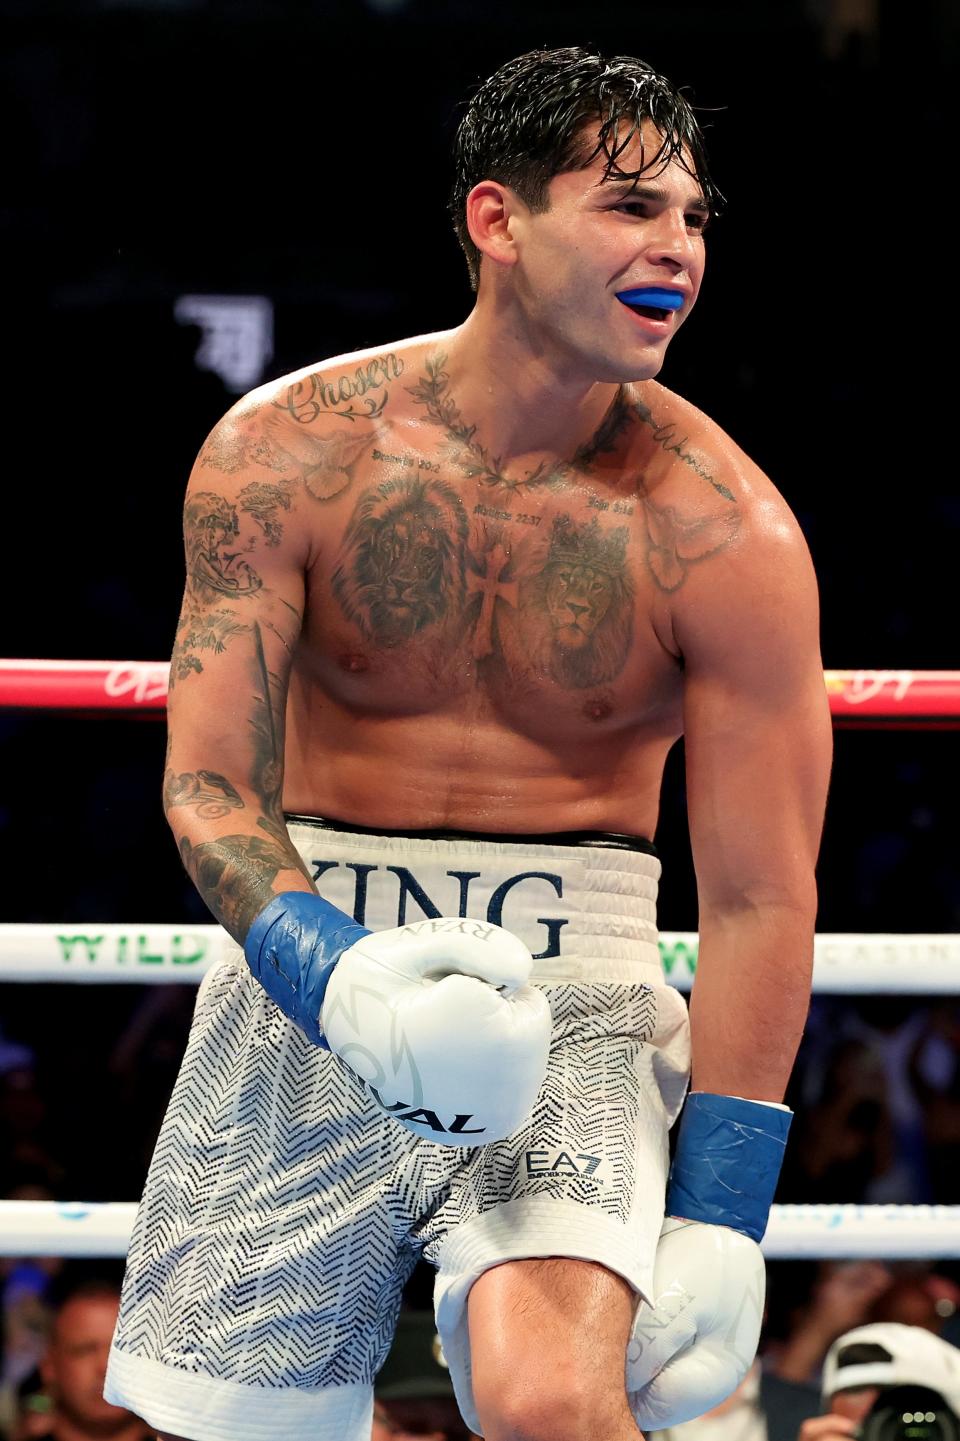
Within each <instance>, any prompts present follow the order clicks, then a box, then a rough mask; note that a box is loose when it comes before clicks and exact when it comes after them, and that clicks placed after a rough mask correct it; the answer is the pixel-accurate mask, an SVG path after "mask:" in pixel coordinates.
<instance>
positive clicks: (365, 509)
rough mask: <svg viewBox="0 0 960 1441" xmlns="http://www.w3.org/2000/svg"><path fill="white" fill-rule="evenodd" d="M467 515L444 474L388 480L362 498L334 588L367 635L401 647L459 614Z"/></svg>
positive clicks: (344, 544) (345, 542) (348, 532)
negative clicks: (402, 644) (434, 477)
mask: <svg viewBox="0 0 960 1441" xmlns="http://www.w3.org/2000/svg"><path fill="white" fill-rule="evenodd" d="M467 529H468V526H467V518H466V515H465V513H464V508H463V505H462V504H461V502H460V498H459V496H458V495H457V493H456V491H455V490H453V489H452V487H450V486H449V485H447V484H445V483H444V482H443V481H441V480H434V479H424V478H423V477H422V476H420V475H418V476H417V477H416V479H406V478H404V479H402V480H400V479H398V480H389V481H384V482H383V484H381V485H378V486H377V487H376V488H375V489H374V490H372V491H369V492H368V493H367V494H366V495H365V496H363V498H362V499H361V500H360V502H359V504H358V506H357V508H356V510H355V511H354V514H353V516H352V518H351V520H350V523H349V525H348V526H347V529H346V531H345V533H344V537H343V542H342V545H341V548H340V554H339V557H338V562H337V565H336V568H335V570H334V572H333V577H332V583H333V591H334V594H335V595H336V597H337V600H338V601H339V603H340V606H341V607H342V609H343V613H344V615H345V616H346V617H347V619H348V620H351V621H353V622H354V623H355V624H356V625H357V626H359V628H360V630H361V632H362V633H363V635H364V636H366V637H367V638H368V639H370V640H373V641H376V642H378V643H379V644H380V645H385V646H395V645H400V644H401V643H402V642H403V641H406V640H410V639H411V638H412V637H413V636H416V635H417V634H418V633H419V632H421V631H423V630H425V629H426V628H427V627H428V626H432V625H435V624H437V623H440V622H445V621H446V620H447V619H448V617H450V616H453V617H458V616H459V615H460V614H461V612H462V608H463V597H464V564H463V557H464V550H465V546H466V540H467Z"/></svg>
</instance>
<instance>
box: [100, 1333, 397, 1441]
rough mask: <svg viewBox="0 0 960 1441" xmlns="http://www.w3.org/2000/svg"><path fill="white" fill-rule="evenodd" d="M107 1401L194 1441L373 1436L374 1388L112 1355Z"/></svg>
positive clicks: (357, 1440) (334, 1440) (359, 1439)
mask: <svg viewBox="0 0 960 1441" xmlns="http://www.w3.org/2000/svg"><path fill="white" fill-rule="evenodd" d="M103 1395H104V1399H105V1400H107V1401H109V1402H111V1403H112V1405H114V1406H124V1407H126V1408H127V1409H128V1410H130V1411H133V1412H134V1414H135V1415H137V1416H141V1417H142V1418H143V1420H144V1421H146V1422H147V1424H148V1425H149V1426H153V1427H154V1428H155V1429H156V1430H158V1431H169V1432H171V1433H172V1434H173V1435H175V1436H182V1437H185V1438H186V1441H304V1438H305V1437H309V1438H310V1441H370V1433H371V1431H372V1429H373V1387H372V1386H360V1385H355V1386H314V1387H311V1388H310V1389H307V1388H305V1387H293V1386H285V1387H282V1388H281V1387H277V1386H246V1385H238V1384H237V1383H236V1382H235V1381H221V1380H218V1379H217V1378H216V1377H214V1376H207V1375H204V1374H191V1373H190V1372H189V1371H177V1370H174V1369H173V1367H171V1366H165V1365H164V1364H163V1362H162V1361H151V1360H148V1359H146V1358H145V1357H143V1356H131V1355H129V1354H128V1353H126V1352H124V1351H118V1350H117V1349H116V1348H115V1347H114V1349H113V1350H112V1351H111V1353H110V1361H109V1364H108V1366H107V1376H106V1381H105V1383H104V1388H103Z"/></svg>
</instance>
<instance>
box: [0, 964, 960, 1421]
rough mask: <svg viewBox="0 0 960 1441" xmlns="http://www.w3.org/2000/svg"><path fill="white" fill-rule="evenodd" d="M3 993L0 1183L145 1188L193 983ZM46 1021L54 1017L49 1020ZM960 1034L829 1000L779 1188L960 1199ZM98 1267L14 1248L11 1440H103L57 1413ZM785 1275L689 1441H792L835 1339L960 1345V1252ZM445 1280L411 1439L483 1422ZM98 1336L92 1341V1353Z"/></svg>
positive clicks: (2, 1284)
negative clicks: (745, 1373)
mask: <svg viewBox="0 0 960 1441" xmlns="http://www.w3.org/2000/svg"><path fill="white" fill-rule="evenodd" d="M5 995H7V996H8V998H9V1004H8V1005H7V1007H6V1009H5V1014H6V1021H5V1028H4V1030H3V1032H2V1033H0V1158H2V1163H0V1165H2V1170H0V1181H2V1188H0V1194H2V1195H3V1196H4V1197H6V1198H10V1199H18V1198H19V1199H24V1200H31V1199H34V1200H42V1199H59V1200H69V1199H75V1198H78V1197H81V1198H83V1199H87V1200H94V1199H102V1200H107V1199H112V1200H117V1199H124V1200H132V1199H134V1198H135V1197H136V1196H137V1195H138V1194H139V1190H140V1187H141V1185H142V1181H143V1176H144V1173H145V1169H146V1165H147V1162H148V1160H149V1155H150V1152H151V1149H152V1146H153V1141H154V1138H155V1135H156V1130H157V1128H158V1127H159V1123H160V1118H161V1115H162V1111H163V1108H164V1105H165V1103H166V1100H167V1097H168V1095H169V1092H170V1089H171V1087H172V1083H173V1078H174V1075H175V1073H176V1069H177V1066H178V1065H179V1060H180V1056H181V1054H182V1049H183V1045H184V1041H185V1038H186V1031H187V1026H188V1024H189V1018H190V1012H191V1007H192V1002H193V997H194V992H193V990H192V989H191V988H189V987H181V986H166V987H119V986H109V987H103V986H98V987H71V988H69V991H66V988H55V987H34V986H17V987H8V988H6V991H5ZM51 999H52V1000H53V1004H51ZM58 1000H60V1001H68V1004H66V1003H64V1004H57V1001H58ZM41 1014H43V1015H45V1017H46V1021H45V1023H44V1025H43V1026H42V1027H39V1026H38V1025H37V1020H38V1017H39V1016H40V1015H41ZM958 1042H960V1002H958V1001H956V1000H951V999H936V998H928V999H924V1000H922V1001H915V1002H913V1003H911V1004H904V1001H903V999H902V998H900V999H898V998H857V999H856V1000H854V999H853V998H843V997H836V996H820V997H817V998H815V1000H814V1003H813V1006H812V1009H811V1018H810V1024H809V1026H808V1028H807V1034H806V1038H805V1040H804V1043H803V1047H802V1049H801V1053H800V1056H799V1058H798V1063H797V1066H796V1070H795V1074H794V1078H793V1081H792V1084H791V1094H790V1095H789V1096H788V1100H791V1101H792V1102H793V1104H794V1105H795V1107H796V1110H797V1116H796V1121H795V1124H794V1131H793V1134H792V1137H791V1142H790V1145H789V1146H788V1149H787V1163H786V1166H785V1169H784V1173H783V1177H782V1180H781V1184H780V1190H779V1192H778V1199H779V1200H782V1201H790V1202H828V1203H832V1202H867V1203H881V1202H895V1203H901V1204H911V1203H922V1202H947V1203H949V1202H952V1201H954V1200H955V1187H954V1185H953V1184H952V1182H953V1177H954V1176H955V1175H956V1173H957V1160H958V1142H960V1044H958ZM71 1081H72V1082H73V1083H72V1084H71V1083H70V1082H71ZM92 1265H93V1263H90V1265H88V1266H86V1267H84V1266H83V1265H81V1264H80V1263H77V1262H67V1261H63V1260H60V1259H58V1258H56V1257H33V1258H18V1259H13V1258H8V1259H6V1260H0V1307H2V1323H3V1348H2V1362H0V1435H2V1436H4V1437H5V1438H6V1441H25V1438H27V1437H37V1436H48V1435H49V1436H51V1437H53V1438H54V1441H84V1438H85V1436H86V1435H87V1434H88V1433H87V1432H85V1431H84V1430H83V1429H80V1430H77V1429H76V1428H74V1429H72V1430H67V1431H62V1432H56V1431H51V1430H50V1429H49V1425H50V1424H51V1416H52V1415H53V1414H54V1412H55V1409H56V1407H57V1406H58V1405H74V1406H80V1407H81V1409H82V1405H81V1402H79V1401H77V1402H69V1401H61V1400H58V1396H59V1391H58V1387H62V1386H63V1385H64V1384H65V1383H63V1382H62V1380H61V1381H58V1380H57V1377H58V1375H59V1372H58V1370H57V1364H56V1362H57V1357H58V1356H59V1355H60V1354H61V1352H60V1351H58V1350H57V1346H58V1345H60V1344H61V1343H60V1342H58V1340H57V1336H58V1331H57V1327H58V1326H60V1328H61V1331H62V1330H63V1327H64V1326H66V1325H67V1323H69V1322H71V1321H76V1322H77V1323H78V1324H79V1321H80V1320H81V1319H83V1320H84V1322H85V1324H86V1320H88V1319H90V1318H91V1317H92V1318H93V1319H92V1320H90V1325H91V1327H92V1326H93V1321H94V1320H99V1322H101V1323H103V1322H104V1315H105V1310H108V1309H109V1305H108V1301H107V1300H105V1297H107V1298H109V1295H110V1294H111V1292H110V1288H111V1287H112V1288H113V1301H112V1302H111V1303H110V1304H113V1305H114V1309H115V1302H116V1288H117V1284H118V1280H119V1274H120V1273H119V1267H113V1268H109V1267H108V1268H107V1269H106V1271H105V1269H104V1266H103V1265H102V1264H100V1263H97V1264H96V1266H94V1272H95V1274H94V1277H93V1281H94V1283H95V1284H94V1285H93V1289H92V1292H91V1294H90V1295H87V1296H86V1298H85V1299H82V1300H81V1301H77V1302H76V1303H75V1304H74V1305H73V1307H72V1309H70V1310H68V1311H67V1312H64V1313H63V1315H64V1316H65V1317H66V1320H65V1321H64V1320H63V1317H62V1316H61V1309H60V1308H61V1307H62V1305H63V1298H64V1297H65V1296H69V1295H70V1294H71V1291H72V1288H74V1287H75V1286H76V1285H77V1284H78V1283H79V1284H83V1283H85V1282H86V1283H89V1281H90V1277H89V1274H88V1273H89V1270H90V1266H92ZM769 1278H770V1279H769V1289H768V1306H767V1314H766V1317H765V1324H764V1332H763V1340H762V1346H761V1357H760V1362H759V1364H758V1368H757V1370H756V1372H755V1373H753V1375H752V1380H751V1378H748V1383H747V1384H746V1385H745V1387H744V1388H741V1391H740V1392H739V1393H738V1394H737V1397H736V1398H735V1400H733V1401H731V1403H729V1406H728V1408H727V1410H726V1411H725V1412H724V1415H725V1416H726V1418H727V1419H726V1421H725V1422H724V1425H723V1427H721V1431H720V1433H719V1434H717V1435H713V1434H712V1432H711V1431H710V1429H709V1427H710V1426H713V1425H719V1422H720V1418H712V1419H710V1420H709V1425H708V1421H704V1422H702V1423H690V1424H691V1426H694V1425H698V1426H701V1433H700V1434H695V1433H694V1432H691V1434H690V1436H689V1438H687V1441H760V1438H755V1437H752V1436H751V1435H750V1434H748V1433H746V1432H745V1433H743V1434H740V1432H738V1431H737V1429H736V1427H735V1426H734V1415H735V1414H736V1415H741V1414H742V1415H744V1416H746V1415H754V1413H756V1412H757V1408H758V1407H760V1408H765V1413H764V1414H765V1415H766V1423H765V1424H766V1425H767V1428H768V1431H769V1433H770V1434H769V1436H768V1438H767V1441H796V1427H797V1426H798V1425H799V1424H800V1423H801V1422H802V1421H803V1420H804V1419H805V1418H806V1417H808V1416H815V1415H816V1414H817V1411H818V1407H819V1406H820V1404H821V1403H820V1400H819V1398H818V1393H817V1390H816V1388H817V1385H818V1381H819V1376H820V1371H821V1367H822V1364H823V1361H824V1357H825V1355H826V1353H827V1350H828V1348H829V1347H830V1345H831V1343H832V1342H833V1341H834V1340H835V1339H836V1337H837V1336H838V1335H840V1334H841V1333H843V1332H846V1331H848V1330H849V1329H851V1328H852V1327H857V1326H860V1325H863V1324H872V1323H878V1322H879V1323H889V1322H895V1323H900V1324H906V1325H910V1326H917V1327H921V1328H924V1329H925V1330H927V1331H930V1332H932V1333H935V1334H938V1335H941V1336H943V1337H944V1338H945V1339H946V1340H948V1341H951V1342H960V1311H958V1306H960V1263H958V1262H956V1261H938V1260H937V1259H936V1258H931V1259H930V1260H929V1261H923V1262H920V1261H910V1262H905V1261H897V1262H886V1261H883V1260H881V1259H876V1260H872V1261H856V1262H836V1261H822V1262H817V1263H815V1262H800V1261H797V1262H787V1261H782V1262H772V1263H771V1264H770V1266H769ZM431 1282H432V1273H431V1272H430V1270H429V1268H428V1267H426V1266H425V1265H424V1266H420V1267H418V1268H417V1270H416V1271H415V1273H414V1275H413V1277H412V1279H411V1281H410V1283H409V1285H408V1287H407V1292H406V1295H405V1313H404V1317H403V1320H402V1324H401V1328H400V1331H399V1333H398V1341H397V1343H396V1346H395V1350H394V1353H392V1355H391V1359H390V1362H389V1363H388V1366H387V1368H386V1369H385V1371H384V1372H383V1373H382V1376H381V1390H380V1391H379V1392H378V1401H377V1406H378V1410H377V1416H378V1418H379V1419H378V1421H377V1425H378V1426H379V1427H380V1430H379V1431H377V1430H376V1429H375V1432H374V1438H375V1441H385V1438H387V1437H394V1438H398V1437H399V1438H403V1437H405V1436H407V1435H411V1436H421V1437H424V1436H427V1437H433V1438H434V1441H443V1438H447V1437H449V1438H462V1437H466V1436H467V1435H468V1434H469V1433H468V1432H466V1431H465V1430H464V1429H463V1426H462V1423H461V1422H459V1420H458V1419H457V1413H456V1408H455V1404H454V1402H453V1399H452V1390H451V1388H450V1384H449V1380H448V1378H447V1376H446V1373H445V1370H444V1368H443V1365H442V1356H441V1354H440V1352H439V1345H438V1343H437V1341H436V1337H435V1334H434V1330H433V1323H432V1319H431V1315H430V1304H431ZM98 1286H99V1287H100V1289H99V1290H98V1289H97V1287H98ZM94 1313H95V1315H94ZM58 1317H59V1318H60V1319H59V1320H58ZM104 1326H105V1323H104ZM101 1329H104V1327H103V1326H102V1327H101ZM109 1329H110V1328H109V1327H106V1331H107V1332H108V1331H109ZM61 1339H62V1338H61ZM93 1348H94V1342H93V1341H92V1340H91V1341H90V1343H89V1347H88V1352H89V1354H93ZM61 1350H62V1347H61ZM51 1358H52V1359H51ZM91 1404H92V1403H91ZM777 1417H780V1418H781V1419H782V1428H781V1430H780V1431H778V1430H777V1426H778V1425H779V1424H780V1423H778V1422H777V1421H776V1418H777ZM108 1419H110V1418H109V1417H108ZM122 1419H123V1417H122V1413H119V1414H118V1416H117V1417H115V1418H113V1419H112V1420H111V1424H110V1426H108V1427H107V1429H106V1430H102V1429H101V1430H99V1431H98V1430H96V1429H95V1430H93V1431H91V1432H90V1433H89V1434H90V1435H91V1436H94V1435H98V1436H107V1435H109V1436H115V1437H116V1438H117V1441H139V1438H140V1435H141V1432H140V1431H139V1430H137V1429H136V1426H133V1429H125V1428H129V1427H130V1426H131V1425H132V1422H131V1420H130V1418H125V1419H123V1424H121V1420H122ZM101 1421H102V1418H101ZM114 1422H115V1423H116V1426H115V1429H113V1423H114ZM45 1427H46V1428H47V1429H44V1428H45ZM703 1427H706V1428H707V1429H706V1430H703V1429H702V1428H703ZM730 1428H733V1429H732V1430H731V1429H730ZM783 1428H785V1430H784V1429H783ZM791 1428H793V1430H792V1433H791V1434H790V1435H787V1434H786V1432H788V1431H790V1429H791ZM681 1429H683V1428H681ZM671 1441H678V1438H671ZM679 1441H683V1438H679ZM806 1441H818V1438H816V1437H809V1438H806Z"/></svg>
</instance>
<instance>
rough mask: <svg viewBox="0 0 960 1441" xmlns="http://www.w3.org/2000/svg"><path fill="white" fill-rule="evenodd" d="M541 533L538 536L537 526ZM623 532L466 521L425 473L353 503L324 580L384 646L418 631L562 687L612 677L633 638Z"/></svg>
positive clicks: (561, 520) (455, 500) (593, 523)
mask: <svg viewBox="0 0 960 1441" xmlns="http://www.w3.org/2000/svg"><path fill="white" fill-rule="evenodd" d="M543 529H544V530H546V529H547V527H546V526H545V527H544V528H543ZM628 540H629V531H628V529H627V527H626V526H624V525H621V526H611V527H604V526H602V525H601V523H600V521H599V519H598V518H597V517H596V516H593V517H592V518H591V519H590V520H589V521H587V522H582V521H581V522H578V521H576V520H575V519H574V518H572V517H571V516H570V515H567V514H560V515H556V516H554V517H553V520H552V523H551V524H550V526H549V530H548V532H547V534H545V535H544V534H542V533H541V531H540V530H539V529H534V528H532V529H529V530H527V531H526V532H525V533H524V534H522V535H520V536H519V537H516V536H514V535H512V534H508V531H507V527H506V526H505V525H504V524H502V523H498V522H496V521H493V522H491V521H490V520H489V518H488V517H483V516H481V517H476V516H475V517H474V519H473V523H472V525H471V523H470V520H469V518H468V515H467V511H466V508H465V506H464V505H463V502H462V500H461V499H460V497H459V496H458V494H457V492H456V491H455V490H454V489H453V487H452V486H450V485H448V484H446V483H445V482H444V481H441V480H437V479H434V478H432V477H426V478H425V477H422V476H418V477H417V478H416V479H413V478H410V479H408V478H406V477H403V478H397V479H393V480H389V481H384V482H383V483H382V484H381V485H378V486H376V487H375V488H373V489H371V490H369V491H367V493H366V494H365V495H364V496H363V497H362V498H361V499H360V501H359V502H358V505H357V507H356V510H355V511H354V514H353V517H352V519H351V521H350V523H349V525H348V527H347V530H346V532H345V534H344V537H343V542H342V545H341V548H340V553H339V556H338V559H337V564H336V568H335V570H334V575H333V589H334V594H335V596H336V598H337V600H338V602H339V604H340V607H341V609H342V611H343V613H344V615H345V616H346V617H347V618H348V619H349V620H351V621H353V622H354V623H355V624H356V625H357V626H359V628H360V630H361V632H362V633H363V635H364V636H365V637H366V638H367V639H368V640H370V641H372V642H373V643H375V644H379V645H381V646H384V647H393V646H398V645H400V644H401V643H403V642H409V641H412V640H414V639H415V638H416V637H418V636H424V637H426V634H427V633H428V632H429V633H430V635H431V638H440V639H442V640H443V642H444V643H445V645H449V647H450V648H451V653H455V652H457V651H459V650H462V649H465V650H468V651H469V653H470V654H472V656H473V658H474V659H475V660H476V661H477V662H482V663H485V664H487V665H492V666H495V667H500V668H505V669H506V671H507V672H508V673H509V674H510V675H512V676H513V677H514V678H522V677H529V678H531V679H533V678H534V677H536V676H537V675H539V676H543V675H544V674H546V675H548V676H549V677H550V678H551V679H552V680H554V681H555V682H556V683H557V684H558V685H561V686H563V687H564V688H568V689H574V690H579V689H584V688H586V687H589V686H596V685H598V684H600V683H601V682H604V681H609V680H612V679H613V678H614V677H615V676H617V675H618V674H619V673H620V671H621V670H622V669H623V666H624V664H625V662H626V659H627V656H628V654H629V650H630V644H631V640H632V637H633V608H634V587H633V583H632V581H631V578H630V574H629V569H628V563H627V552H628Z"/></svg>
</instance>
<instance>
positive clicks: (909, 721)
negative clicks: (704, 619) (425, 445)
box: [0, 660, 960, 730]
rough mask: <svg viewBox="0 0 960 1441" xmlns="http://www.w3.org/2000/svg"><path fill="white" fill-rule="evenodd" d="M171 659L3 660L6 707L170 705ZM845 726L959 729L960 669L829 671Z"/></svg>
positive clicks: (1, 690)
mask: <svg viewBox="0 0 960 1441" xmlns="http://www.w3.org/2000/svg"><path fill="white" fill-rule="evenodd" d="M169 669H170V667H169V665H168V663H167V662H166V661H152V660H151V661H146V660H122V661H110V660H0V707H3V708H11V707H12V708H16V709H41V710H73V711H76V710H80V711H103V710H118V711H121V710H122V711H129V710H132V711H141V712H143V711H148V712H149V711H154V712H161V711H163V710H164V709H165V708H166V703H167V677H168V673H169ZM824 680H825V682H826V687H827V694H828V696H829V698H830V711H831V713H832V715H833V717H834V719H835V720H836V721H837V723H838V724H839V725H867V726H871V725H881V726H890V725H893V726H897V725H902V726H905V727H909V728H913V727H915V726H917V725H920V724H923V723H926V724H927V725H931V724H932V725H933V726H934V728H943V729H945V730H954V729H958V728H960V671H952V670H828V671H825V672H824Z"/></svg>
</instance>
